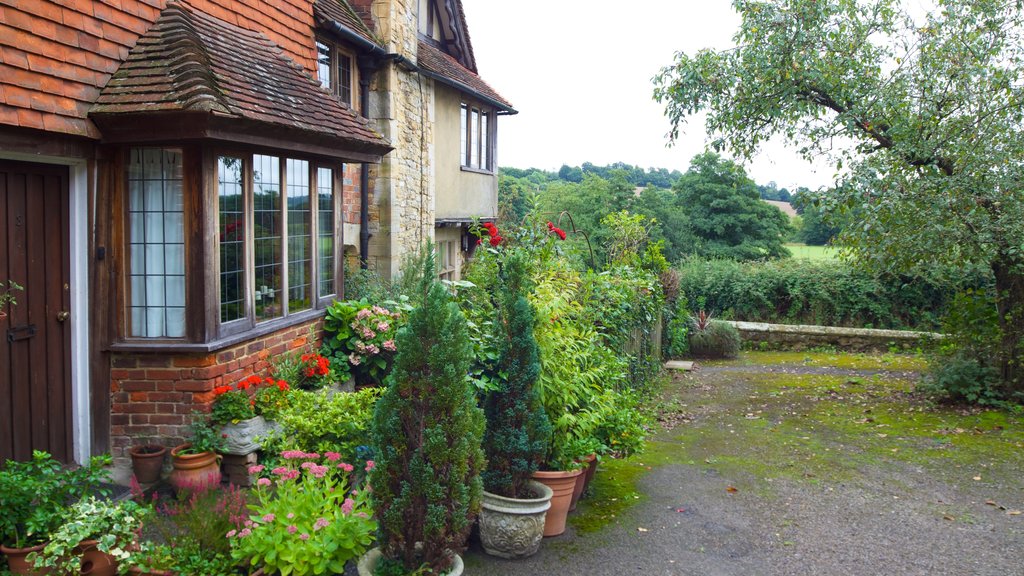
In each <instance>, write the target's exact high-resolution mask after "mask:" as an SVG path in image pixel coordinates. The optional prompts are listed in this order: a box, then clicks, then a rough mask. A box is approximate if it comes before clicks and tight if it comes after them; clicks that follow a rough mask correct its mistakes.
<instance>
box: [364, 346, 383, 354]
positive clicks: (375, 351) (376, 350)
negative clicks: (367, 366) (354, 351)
mask: <svg viewBox="0 0 1024 576" xmlns="http://www.w3.org/2000/svg"><path fill="white" fill-rule="evenodd" d="M366 351H367V352H369V353H370V355H371V356H373V355H375V354H380V348H377V345H376V344H370V345H369V346H367V347H366Z"/></svg>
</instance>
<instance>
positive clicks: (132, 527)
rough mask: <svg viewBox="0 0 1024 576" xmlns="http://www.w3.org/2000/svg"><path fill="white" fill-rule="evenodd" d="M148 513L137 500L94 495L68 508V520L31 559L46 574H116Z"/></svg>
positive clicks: (131, 547) (66, 518)
mask: <svg viewBox="0 0 1024 576" xmlns="http://www.w3.org/2000/svg"><path fill="white" fill-rule="evenodd" d="M145 515H146V509H145V508H143V507H142V506H140V505H139V504H137V503H135V502H134V501H133V500H121V501H116V502H115V501H112V500H106V499H100V498H96V497H95V496H90V497H89V498H86V499H84V500H80V501H78V502H77V503H75V504H72V505H71V506H70V507H69V508H67V509H66V510H65V511H64V517H63V519H64V523H63V524H62V525H61V526H60V527H59V528H58V529H57V530H55V531H54V532H53V533H52V534H50V540H49V542H47V543H46V546H45V547H44V548H43V550H42V551H38V552H33V553H32V554H30V555H29V559H30V560H31V561H32V562H33V565H34V566H35V568H36V569H37V570H42V571H44V573H52V574H89V576H114V575H115V574H117V571H118V563H119V562H123V561H125V560H127V559H128V558H129V557H130V556H131V554H132V549H133V548H134V546H135V540H136V538H137V536H138V533H139V531H140V530H141V528H142V519H143V518H144V517H145Z"/></svg>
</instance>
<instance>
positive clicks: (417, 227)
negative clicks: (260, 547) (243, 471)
mask: <svg viewBox="0 0 1024 576" xmlns="http://www.w3.org/2000/svg"><path fill="white" fill-rule="evenodd" d="M0 56H2V57H0V223H2V225H0V230H2V231H3V233H2V234H0V280H8V279H10V280H14V281H15V282H17V283H19V284H21V285H22V286H24V287H25V290H24V292H19V293H17V294H16V296H17V300H18V304H17V305H15V306H10V307H9V308H8V312H9V316H8V317H7V318H6V319H0V330H2V331H4V332H5V333H6V335H7V338H6V342H4V343H3V344H0V460H3V459H7V458H12V457H13V458H18V459H24V458H27V457H28V456H29V455H30V453H31V450H32V449H42V450H47V451H50V452H52V453H53V454H55V455H56V456H58V457H59V458H61V459H63V460H65V461H72V460H74V461H83V460H85V459H86V458H87V457H88V456H89V455H90V454H96V453H103V452H108V451H109V452H112V453H113V454H114V456H115V459H119V460H122V461H123V458H124V456H125V453H126V452H125V451H126V448H127V447H128V446H129V445H131V444H134V443H138V442H144V441H151V440H157V441H159V442H161V443H164V444H168V445H173V444H174V443H176V442H178V441H180V440H181V439H182V438H184V437H185V436H186V435H187V423H188V421H189V418H190V414H191V413H192V412H193V411H194V410H203V409H205V408H207V407H208V405H209V402H210V401H211V400H212V390H213V388H214V387H215V386H218V385H221V384H227V383H232V382H235V381H238V380H241V379H243V378H245V377H246V376H248V375H249V374H252V373H254V372H255V373H262V372H264V371H266V369H267V368H268V359H269V358H270V357H271V356H276V355H279V354H282V353H285V352H288V351H290V350H294V349H296V348H298V347H300V346H302V345H303V344H305V343H306V342H307V341H308V340H309V339H310V337H311V335H312V338H314V339H315V338H316V337H317V330H318V329H319V326H320V323H321V321H322V317H323V310H324V308H325V307H326V306H327V305H329V303H330V302H331V301H332V300H333V299H334V298H335V297H336V296H337V295H339V294H341V293H342V291H343V286H344V268H345V263H346V261H348V262H350V263H352V262H354V263H361V264H363V265H364V266H369V267H376V268H377V269H378V270H379V271H381V272H382V273H383V274H385V275H392V274H394V273H396V272H397V270H398V266H399V264H400V262H401V259H402V256H403V254H405V253H406V252H408V251H409V250H412V249H414V248H416V247H417V246H418V245H419V244H420V243H421V242H422V241H423V240H425V239H427V238H429V237H436V238H437V240H438V246H439V247H440V251H441V253H442V254H441V256H442V259H443V262H445V263H446V264H447V266H446V270H445V271H444V273H445V274H447V275H449V276H455V275H457V274H458V263H460V262H461V261H462V260H463V259H464V258H465V257H466V256H467V255H468V253H469V251H470V250H471V249H472V246H473V243H472V242H471V241H470V239H469V238H468V237H467V230H468V226H469V224H470V223H471V222H472V221H474V220H475V219H482V220H486V219H492V218H493V217H494V216H495V214H496V204H497V202H496V189H497V180H496V168H495V159H496V158H495V154H494V143H495V133H496V132H495V131H496V117H497V115H499V114H510V113H514V112H515V111H514V110H513V109H512V107H511V106H510V105H509V104H508V103H507V102H506V101H505V100H503V99H502V98H501V97H500V96H499V95H498V94H497V93H496V92H494V91H493V90H492V89H490V88H489V87H488V86H487V85H486V84H485V83H484V82H483V81H482V80H481V79H480V78H479V77H478V76H477V74H476V73H475V70H476V68H475V61H474V59H473V53H472V47H471V46H470V43H469V36H468V32H467V28H466V21H465V16H464V14H463V11H462V7H461V3H460V2H459V1H458V0H442V1H436V2H435V1H434V0H429V1H428V0H422V2H420V3H419V4H416V3H415V2H410V1H408V0H372V1H371V0H356V1H353V2H352V3H351V4H347V3H345V2H344V0H315V1H314V0H271V1H264V2H258V1H256V0H171V1H167V0H118V1H109V0H108V1H102V0H92V1H85V2H76V3H67V2H57V1H51V0H35V1H33V2H30V3H29V2H17V1H14V2H7V3H5V4H4V5H3V6H2V7H0Z"/></svg>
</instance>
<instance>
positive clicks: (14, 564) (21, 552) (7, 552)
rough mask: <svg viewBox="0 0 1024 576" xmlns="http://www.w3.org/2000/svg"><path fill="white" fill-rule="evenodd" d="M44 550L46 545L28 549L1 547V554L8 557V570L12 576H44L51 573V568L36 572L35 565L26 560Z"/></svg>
mask: <svg viewBox="0 0 1024 576" xmlns="http://www.w3.org/2000/svg"><path fill="white" fill-rule="evenodd" d="M43 548H46V544H40V545H38V546H30V547H28V548H8V547H7V546H3V545H0V552H3V554H4V556H7V568H8V569H9V570H10V571H11V574H29V575H31V576H44V575H46V574H49V573H50V569H49V568H45V569H42V570H36V569H35V568H34V567H33V564H32V563H31V562H29V561H28V560H27V559H26V558H25V557H26V556H28V555H29V554H31V553H33V552H42V551H43Z"/></svg>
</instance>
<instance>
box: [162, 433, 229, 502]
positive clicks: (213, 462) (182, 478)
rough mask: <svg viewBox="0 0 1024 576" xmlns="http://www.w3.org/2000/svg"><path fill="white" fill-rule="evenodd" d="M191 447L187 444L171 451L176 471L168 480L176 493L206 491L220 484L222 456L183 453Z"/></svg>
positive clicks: (173, 471)
mask: <svg viewBox="0 0 1024 576" xmlns="http://www.w3.org/2000/svg"><path fill="white" fill-rule="evenodd" d="M191 446H192V445H191V444H188V443H185V444H182V445H180V446H176V447H175V448H174V449H172V450H171V464H172V465H173V466H174V470H172V471H171V476H170V478H168V480H169V481H170V483H171V486H172V487H174V490H175V492H181V491H183V490H184V491H185V492H188V491H191V490H206V489H208V488H213V487H215V486H217V485H218V484H220V478H221V476H220V460H221V457H220V455H219V454H217V453H215V452H201V453H199V454H182V453H181V452H182V451H183V450H185V449H186V448H189V447H191Z"/></svg>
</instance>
